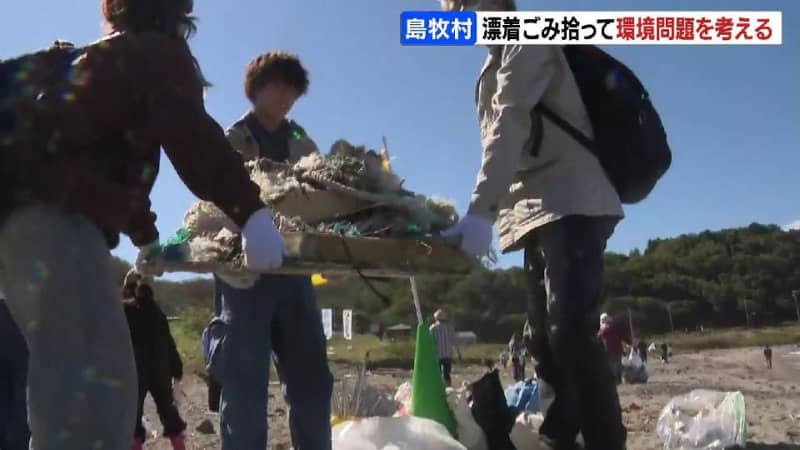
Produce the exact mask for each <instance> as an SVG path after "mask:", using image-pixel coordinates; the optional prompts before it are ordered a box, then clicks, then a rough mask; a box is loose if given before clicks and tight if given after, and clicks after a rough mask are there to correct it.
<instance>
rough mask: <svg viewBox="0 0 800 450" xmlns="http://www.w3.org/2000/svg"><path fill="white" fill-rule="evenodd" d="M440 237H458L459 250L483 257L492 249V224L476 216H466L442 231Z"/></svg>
mask: <svg viewBox="0 0 800 450" xmlns="http://www.w3.org/2000/svg"><path fill="white" fill-rule="evenodd" d="M442 237H445V238H449V237H460V238H461V244H460V246H461V250H463V251H464V252H465V253H467V254H469V255H472V256H484V255H486V254H487V253H489V251H490V250H491V249H492V222H491V221H490V220H489V219H487V218H485V217H482V216H478V215H476V214H467V215H466V216H464V217H463V218H462V219H461V220H460V221H459V222H458V223H457V224H455V225H454V226H452V227H450V228H449V229H447V230H445V231H443V232H442Z"/></svg>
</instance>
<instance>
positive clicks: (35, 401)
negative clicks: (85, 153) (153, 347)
mask: <svg viewBox="0 0 800 450" xmlns="http://www.w3.org/2000/svg"><path fill="white" fill-rule="evenodd" d="M0 286H2V288H3V290H4V291H5V293H6V296H7V297H8V298H7V304H8V307H9V310H10V311H11V315H12V316H13V317H14V320H15V321H16V323H17V324H18V325H19V327H20V330H21V331H22V333H23V335H24V336H25V340H26V341H27V343H28V348H29V351H30V366H29V372H28V401H29V405H28V409H29V421H30V427H31V434H32V444H31V445H32V446H33V447H34V448H35V449H36V450H88V449H92V450H128V449H129V448H130V446H131V443H132V442H133V424H134V421H135V420H134V419H135V415H136V392H137V384H136V366H135V363H134V359H133V349H132V346H131V341H130V333H129V331H128V325H127V323H126V321H125V315H124V313H123V310H122V304H121V302H120V298H119V294H118V292H117V290H116V289H115V287H114V281H113V275H112V272H111V260H110V255H109V251H108V247H107V245H106V242H105V240H104V239H103V236H102V234H101V232H100V230H99V229H98V228H97V227H95V226H94V225H93V224H92V223H90V222H89V221H88V220H86V219H85V218H83V217H82V216H79V215H72V214H67V213H65V212H63V211H62V210H60V209H58V208H55V207H48V206H36V207H31V208H26V209H22V210H18V211H15V212H13V213H12V214H11V215H10V216H9V217H8V218H7V219H6V221H5V222H4V223H3V224H2V228H0Z"/></svg>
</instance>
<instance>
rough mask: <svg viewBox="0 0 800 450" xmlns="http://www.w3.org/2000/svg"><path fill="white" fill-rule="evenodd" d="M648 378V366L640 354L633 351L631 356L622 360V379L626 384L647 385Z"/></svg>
mask: <svg viewBox="0 0 800 450" xmlns="http://www.w3.org/2000/svg"><path fill="white" fill-rule="evenodd" d="M647 378H648V375H647V366H646V365H645V364H644V362H642V358H641V357H640V356H639V354H638V353H637V352H636V351H635V350H634V349H631V352H630V354H629V355H628V356H625V357H623V358H622V379H623V380H625V382H626V383H629V384H634V383H646V382H647Z"/></svg>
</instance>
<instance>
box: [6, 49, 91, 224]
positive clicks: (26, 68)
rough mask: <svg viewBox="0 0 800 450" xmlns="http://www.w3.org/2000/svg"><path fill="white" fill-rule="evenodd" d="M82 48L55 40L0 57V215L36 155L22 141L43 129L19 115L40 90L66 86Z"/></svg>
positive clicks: (55, 89) (31, 104) (56, 89)
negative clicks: (5, 57) (43, 47)
mask: <svg viewBox="0 0 800 450" xmlns="http://www.w3.org/2000/svg"><path fill="white" fill-rule="evenodd" d="M82 52H83V49H79V48H75V47H74V46H73V45H72V44H70V43H68V42H64V41H56V42H55V43H54V44H53V46H52V47H50V48H48V49H44V50H39V51H36V52H33V53H28V54H25V55H22V56H18V57H16V58H12V59H8V60H4V61H0V218H2V216H3V215H4V214H5V213H7V212H8V208H9V206H10V205H9V202H10V201H11V199H10V195H11V194H10V191H11V190H12V189H13V187H15V186H16V185H17V184H18V182H19V178H24V177H26V175H25V174H26V170H25V166H26V165H28V164H32V162H31V161H35V160H37V158H39V157H38V156H36V155H31V154H26V153H29V151H28V150H27V146H26V145H25V144H24V143H23V141H25V140H26V136H28V135H32V134H33V133H46V132H47V130H33V129H31V127H30V126H29V124H28V123H26V121H25V120H24V119H22V118H23V117H24V113H23V110H25V109H26V108H34V107H36V100H37V99H38V98H39V95H41V94H42V93H43V92H58V90H59V89H61V88H63V87H66V86H67V84H68V83H69V79H68V74H69V69H70V66H71V65H72V63H73V62H74V61H75V59H76V58H77V57H78V56H79V55H80V54H82ZM39 159H40V158H39Z"/></svg>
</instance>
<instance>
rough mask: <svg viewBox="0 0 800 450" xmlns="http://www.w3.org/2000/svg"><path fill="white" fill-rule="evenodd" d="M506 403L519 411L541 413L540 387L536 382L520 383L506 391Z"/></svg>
mask: <svg viewBox="0 0 800 450" xmlns="http://www.w3.org/2000/svg"><path fill="white" fill-rule="evenodd" d="M505 394H506V403H507V404H508V406H510V407H512V408H516V409H517V410H519V411H528V412H532V413H536V412H539V386H538V385H537V384H536V382H535V381H520V382H519V383H517V384H515V385H513V386H511V387H509V388H508V389H506V391H505Z"/></svg>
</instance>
